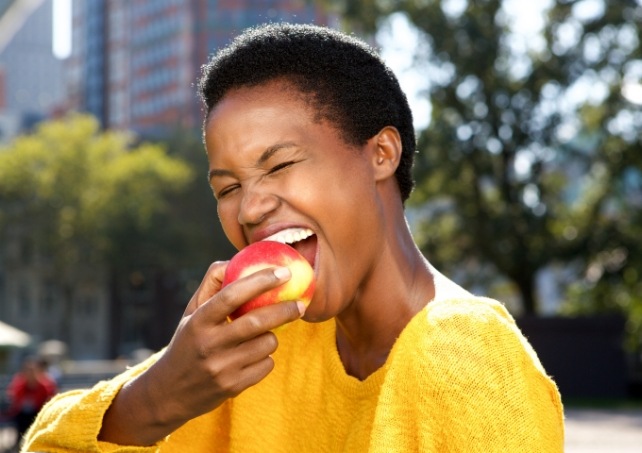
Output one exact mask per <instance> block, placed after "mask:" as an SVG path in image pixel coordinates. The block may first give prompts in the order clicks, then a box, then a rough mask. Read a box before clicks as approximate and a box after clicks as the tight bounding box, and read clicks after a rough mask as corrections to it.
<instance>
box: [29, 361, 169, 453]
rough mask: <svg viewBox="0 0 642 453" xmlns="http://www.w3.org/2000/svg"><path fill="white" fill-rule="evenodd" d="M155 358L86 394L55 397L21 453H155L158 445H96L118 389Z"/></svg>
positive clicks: (102, 443) (41, 412)
mask: <svg viewBox="0 0 642 453" xmlns="http://www.w3.org/2000/svg"><path fill="white" fill-rule="evenodd" d="M157 357H158V354H156V355H154V356H152V357H150V358H149V359H148V360H146V361H145V362H143V363H141V364H139V365H137V366H135V367H132V368H130V369H129V370H127V371H125V372H124V373H122V374H120V375H119V376H116V377H115V378H113V379H111V380H109V381H102V382H99V383H98V384H96V385H95V386H94V387H93V388H91V389H89V390H72V391H68V392H65V393H61V394H59V395H56V396H55V397H54V398H53V399H51V400H50V401H49V402H48V403H47V404H46V405H45V406H44V407H43V408H42V410H41V411H40V412H39V414H38V417H37V418H36V420H35V422H34V423H33V425H32V426H31V428H30V429H29V432H28V433H27V434H26V436H25V441H24V446H23V450H26V451H46V452H49V453H58V452H83V453H87V452H136V453H148V452H149V453H151V452H156V451H158V445H156V446H151V447H123V446H119V445H115V444H110V443H107V442H99V441H98V434H99V433H100V429H101V427H102V420H103V416H104V415H105V412H106V411H107V409H108V408H109V406H110V405H111V403H112V401H113V400H114V398H115V397H116V395H117V394H118V392H119V390H120V388H121V387H122V386H123V385H124V384H125V383H126V382H128V381H129V380H131V379H133V378H134V377H136V376H137V375H139V374H141V373H142V372H143V371H145V370H146V369H147V368H149V367H150V366H151V365H152V364H153V363H154V362H155V361H156V359H157Z"/></svg>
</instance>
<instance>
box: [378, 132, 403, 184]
mask: <svg viewBox="0 0 642 453" xmlns="http://www.w3.org/2000/svg"><path fill="white" fill-rule="evenodd" d="M371 140H372V144H373V146H374V148H373V153H372V159H373V160H372V165H373V168H374V175H375V180H376V181H381V180H383V179H386V178H389V177H391V176H394V174H395V171H397V167H398V166H399V160H400V159H401V151H402V145H401V137H400V136H399V131H398V130H397V128H395V127H392V126H386V127H384V128H383V129H381V130H380V131H379V133H378V134H377V135H375V136H374V137H372V139H371Z"/></svg>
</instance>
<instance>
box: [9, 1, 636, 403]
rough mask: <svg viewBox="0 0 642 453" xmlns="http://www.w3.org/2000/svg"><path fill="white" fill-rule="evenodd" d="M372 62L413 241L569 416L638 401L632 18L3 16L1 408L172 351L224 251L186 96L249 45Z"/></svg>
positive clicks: (68, 9) (288, 13)
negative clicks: (399, 136)
mask: <svg viewBox="0 0 642 453" xmlns="http://www.w3.org/2000/svg"><path fill="white" fill-rule="evenodd" d="M281 20H286V21H291V22H301V23H316V24H321V25H328V26H330V27H334V28H339V29H342V30H345V31H348V32H351V33H354V34H356V35H358V36H360V37H362V38H363V39H365V40H367V41H368V42H370V43H372V44H373V45H374V46H376V47H377V48H378V49H379V50H380V51H381V54H382V56H383V58H384V59H385V60H386V61H387V62H388V63H389V65H390V66H391V68H392V69H393V70H394V71H395V73H396V74H397V76H398V77H399V79H400V81H401V84H402V86H403V88H404V89H405V91H406V92H407V94H408V97H409V100H410V102H411V106H412V108H413V111H414V115H415V126H416V129H417V132H418V154H417V158H416V166H415V178H416V181H417V188H416V190H415V192H414V193H413V195H412V198H411V200H410V202H409V203H408V204H407V213H408V218H409V221H410V223H411V227H412V229H413V232H414V234H415V237H416V240H417V242H418V243H419V245H420V246H421V248H422V250H423V252H424V253H425V254H426V256H427V257H428V258H429V259H430V260H431V261H432V262H433V263H434V264H435V265H436V266H437V267H438V268H440V269H441V270H442V271H443V272H444V273H446V274H447V275H449V276H451V277H452V278H454V279H455V280H457V281H458V282H460V283H461V284H463V285H464V286H466V287H467V288H469V289H471V290H472V291H473V292H475V293H477V294H483V295H488V296H490V297H494V298H497V299H498V300H501V301H502V302H504V303H505V304H506V305H507V307H508V308H509V310H510V311H511V312H512V313H513V315H514V316H515V317H516V319H517V322H518V324H519V326H520V327H521V328H522V330H523V331H524V333H525V334H526V336H527V337H528V338H529V340H530V341H531V343H532V344H533V346H534V347H535V349H536V351H537V352H538V354H539V356H540V358H541V360H542V362H543V363H544V366H545V367H546V369H547V371H548V372H549V373H550V374H551V375H553V377H554V378H555V379H556V381H557V383H558V385H559V387H560V390H561V392H562V396H563V398H564V400H565V402H566V403H567V404H575V405H579V406H582V405H593V406H595V405H597V406H601V405H610V406H613V405H618V406H621V405H624V406H626V407H628V406H630V405H632V406H634V407H640V406H642V279H641V278H642V240H640V238H641V237H642V149H641V145H642V132H641V131H642V31H641V28H640V24H641V23H642V0H609V1H606V0H535V1H531V2H523V1H520V0H503V1H502V0H477V1H473V0H441V1H438V0H406V1H402V0H392V1H380V0H359V1H356V0H345V1H339V0H324V1H315V2H313V1H309V0H308V1H306V0H290V1H288V0H235V1H232V0H210V1H207V0H154V1H144V0H130V1H122V0H0V391H2V389H3V388H4V387H3V386H4V385H6V383H7V382H8V379H9V377H10V376H11V374H12V373H13V372H15V371H16V370H17V369H18V368H19V366H20V363H21V360H22V358H24V357H25V356H26V355H39V356H41V357H45V358H46V359H47V360H48V362H49V363H50V366H51V367H52V369H53V370H55V371H56V373H57V374H58V376H59V378H60V386H61V388H63V389H65V388H75V387H79V386H84V385H90V384H91V383H92V382H94V381H95V380H97V379H100V378H103V377H109V376H110V375H113V374H114V373H116V372H118V371H120V370H122V369H124V367H125V366H127V364H131V363H133V362H136V361H138V360H140V359H142V358H143V357H145V356H147V355H148V354H149V353H150V352H151V351H155V350H158V349H159V348H161V347H163V346H164V345H165V344H166V343H167V342H168V341H169V339H170V338H171V335H172V333H173V331H174V328H175V326H176V324H177V322H178V320H179V319H180V316H181V314H182V312H183V309H184V306H185V304H186V303H187V301H188V300H189V298H190V296H191V294H192V292H193V291H194V290H195V288H196V287H197V285H198V284H199V282H200V278H201V276H202V275H203V274H204V272H205V270H206V269H207V267H208V265H209V263H210V262H212V261H214V260H218V259H227V258H229V257H230V256H231V255H232V253H233V249H232V247H231V246H230V245H229V244H228V243H227V240H226V239H225V238H224V235H223V234H222V231H221V230H220V228H219V225H218V221H217V216H216V205H215V201H214V198H213V196H212V194H211V191H210V189H209V186H208V184H207V180H206V170H207V162H206V156H205V153H204V150H203V146H202V143H201V133H200V125H201V121H202V113H201V105H200V102H199V100H198V99H197V97H196V89H195V83H196V82H197V80H198V77H199V74H200V68H201V65H202V64H204V63H205V62H206V61H207V59H208V56H209V55H210V54H212V53H213V52H215V51H216V50H217V49H218V48H220V47H221V46H223V45H225V44H226V43H228V42H229V41H230V40H231V39H232V38H233V37H234V36H235V35H236V34H238V33H239V32H240V31H241V30H243V29H244V28H246V27H249V26H252V25H256V24H260V23H264V22H270V21H281Z"/></svg>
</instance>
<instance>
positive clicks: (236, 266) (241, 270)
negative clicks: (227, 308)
mask: <svg viewBox="0 0 642 453" xmlns="http://www.w3.org/2000/svg"><path fill="white" fill-rule="evenodd" d="M268 267H287V268H289V269H290V272H291V273H292V277H291V278H290V280H288V281H287V282H285V283H284V284H283V285H281V286H278V287H276V288H273V289H271V290H269V291H267V292H265V293H263V294H261V295H259V296H258V297H255V298H254V299H252V300H249V301H248V302H246V303H245V304H243V305H241V306H240V307H239V308H237V309H236V310H234V311H233V312H232V313H231V314H230V315H229V317H230V319H231V320H235V319H237V318H238V317H240V316H243V315H244V314H245V313H247V312H249V311H251V310H254V309H256V308H259V307H263V306H266V305H271V304H277V303H279V302H287V301H301V302H303V303H304V304H305V306H306V307H307V306H308V305H309V304H310V301H311V300H312V295H313V294H314V289H315V287H316V279H315V277H314V269H312V266H310V263H308V262H307V260H306V259H305V258H304V257H303V256H302V255H301V254H300V253H299V252H297V251H296V250H295V249H294V248H293V247H290V246H289V245H287V244H282V243H281V242H276V241H260V242H255V243H253V244H250V245H248V246H247V247H245V248H243V249H242V250H241V251H239V252H238V253H237V254H236V255H234V256H233V257H232V259H231V260H230V262H229V264H228V265H227V269H226V270H225V275H224V277H223V285H222V287H223V288H224V287H226V286H227V285H229V284H230V283H232V282H234V281H236V280H238V279H240V278H243V277H246V276H248V275H250V274H253V273H255V272H258V271H260V270H261V269H265V268H268Z"/></svg>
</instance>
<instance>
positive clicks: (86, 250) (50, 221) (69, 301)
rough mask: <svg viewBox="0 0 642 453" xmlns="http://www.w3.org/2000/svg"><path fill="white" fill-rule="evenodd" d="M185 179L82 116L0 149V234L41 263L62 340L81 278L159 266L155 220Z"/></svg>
mask: <svg viewBox="0 0 642 453" xmlns="http://www.w3.org/2000/svg"><path fill="white" fill-rule="evenodd" d="M192 177H193V174H192V171H191V169H190V168H189V167H188V166H187V165H186V164H185V163H184V162H183V161H181V160H179V159H177V158H174V157H170V156H168V155H167V153H166V151H165V150H164V149H163V148H162V147H160V146H158V145H152V144H146V143H141V144H138V145H136V146H133V138H132V137H131V136H129V135H128V134H125V133H121V132H103V131H101V130H100V128H99V124H98V122H97V121H96V119H94V118H93V117H90V116H84V115H73V116H69V117H67V118H64V119H61V120H54V121H49V122H45V123H42V124H41V125H40V126H38V127H37V129H36V130H35V131H34V132H33V133H32V134H28V135H24V136H20V137H18V138H17V139H16V140H15V141H14V142H13V143H11V144H9V145H8V147H6V148H4V149H0V204H1V205H2V208H3V209H2V215H1V217H0V228H1V229H0V233H4V234H6V233H7V230H8V229H10V228H11V227H14V226H18V227H19V228H20V229H22V235H23V237H24V238H27V237H28V238H29V239H30V243H31V244H32V245H33V247H34V248H35V249H36V250H37V251H38V253H39V255H40V256H43V257H46V258H47V260H48V266H47V267H48V270H49V272H51V273H52V274H53V277H54V278H52V281H54V282H55V284H56V286H57V288H58V290H59V291H60V293H61V294H62V295H63V303H64V308H63V312H64V315H63V317H62V319H63V320H64V321H63V322H64V323H66V325H64V326H62V327H61V329H60V330H61V332H62V333H63V335H65V334H68V333H69V332H70V323H71V320H72V319H73V317H74V298H75V297H74V292H75V291H76V289H77V288H78V287H79V284H78V283H79V279H81V278H82V276H83V272H85V271H87V270H97V269H102V268H103V267H104V266H105V265H106V266H107V267H108V268H109V269H112V270H113V269H118V268H119V266H121V265H122V262H123V260H131V261H137V262H147V263H149V262H166V261H168V259H169V258H167V254H168V252H169V251H168V250H166V249H165V248H163V247H159V246H158V245H159V243H162V240H163V239H164V234H165V232H166V231H167V229H166V228H163V225H164V224H163V223H159V220H160V218H161V216H162V215H163V214H164V213H166V212H167V211H168V209H169V204H168V201H169V197H170V196H171V195H173V194H176V193H179V192H180V191H181V190H183V189H184V188H185V187H186V185H187V184H188V183H189V182H190V180H191V178H192ZM5 237H6V236H5ZM166 237H167V236H166ZM93 266H95V267H93Z"/></svg>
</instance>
